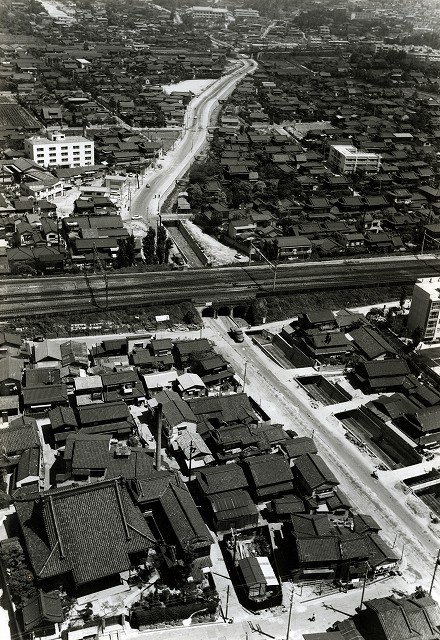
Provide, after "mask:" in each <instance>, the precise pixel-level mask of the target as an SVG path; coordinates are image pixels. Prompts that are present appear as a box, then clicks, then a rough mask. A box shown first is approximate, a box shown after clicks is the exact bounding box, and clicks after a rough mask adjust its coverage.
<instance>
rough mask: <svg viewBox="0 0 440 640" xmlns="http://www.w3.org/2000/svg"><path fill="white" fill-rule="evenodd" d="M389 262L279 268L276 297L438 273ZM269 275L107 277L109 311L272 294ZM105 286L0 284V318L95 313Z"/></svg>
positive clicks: (201, 272) (42, 281)
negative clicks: (166, 303)
mask: <svg viewBox="0 0 440 640" xmlns="http://www.w3.org/2000/svg"><path fill="white" fill-rule="evenodd" d="M394 262H395V263H394V266H393V267H391V265H390V259H389V258H388V259H384V260H383V261H374V262H373V261H369V262H364V263H359V264H358V263H356V264H346V263H344V262H343V261H340V262H338V263H336V262H332V263H326V264H325V265H324V264H323V263H309V264H297V265H280V266H279V267H278V269H277V281H276V293H283V294H287V293H304V292H309V291H323V290H326V289H345V288H353V287H356V288H362V287H371V286H380V285H400V284H406V285H408V284H412V283H414V282H415V280H416V279H417V278H418V277H422V276H424V277H425V276H429V275H437V274H438V267H437V261H428V260H426V261H423V262H422V261H420V260H417V259H414V260H408V259H406V260H400V261H399V260H395V261H394ZM273 277H274V274H273V271H272V270H271V269H270V268H269V267H267V266H261V265H252V266H245V267H229V268H222V269H212V270H211V269H194V270H191V271H186V272H157V271H156V272H146V273H136V274H119V273H111V274H109V277H108V308H111V309H116V308H121V307H125V306H145V305H148V304H153V303H164V302H169V303H177V302H182V301H188V300H189V301H193V302H195V303H196V304H203V303H204V302H205V301H206V300H215V301H217V302H221V301H225V302H227V301H229V302H232V303H233V302H235V301H237V302H240V301H243V300H244V299H251V298H253V297H255V296H267V295H271V294H272V293H273ZM106 298H107V293H106V287H105V282H104V278H103V277H102V276H101V275H92V276H88V277H87V280H86V279H85V278H84V276H75V277H73V278H68V277H54V278H47V277H46V278H35V279H32V280H22V279H20V280H13V279H5V280H3V286H1V287H0V318H2V319H7V318H12V317H15V316H21V315H23V316H25V315H26V316H30V315H43V314H47V313H65V312H69V311H72V310H75V311H78V310H83V311H93V310H97V309H105V308H106Z"/></svg>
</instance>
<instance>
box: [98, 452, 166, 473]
mask: <svg viewBox="0 0 440 640" xmlns="http://www.w3.org/2000/svg"><path fill="white" fill-rule="evenodd" d="M156 473H157V471H156V470H155V469H154V460H153V457H152V456H151V455H149V454H148V452H147V451H146V450H145V449H142V448H140V447H136V448H133V449H131V452H130V455H129V456H128V457H118V456H117V455H116V454H115V452H114V451H111V452H110V456H109V458H108V462H107V473H106V478H107V479H109V478H117V477H119V476H122V477H124V478H126V479H127V480H128V479H131V478H144V477H145V478H149V477H150V476H152V475H153V476H154V475H155V474H156Z"/></svg>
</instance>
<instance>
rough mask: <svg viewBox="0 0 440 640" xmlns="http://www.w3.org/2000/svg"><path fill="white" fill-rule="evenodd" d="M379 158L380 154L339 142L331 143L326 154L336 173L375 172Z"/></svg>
mask: <svg viewBox="0 0 440 640" xmlns="http://www.w3.org/2000/svg"><path fill="white" fill-rule="evenodd" d="M380 160H381V158H380V155H379V154H377V153H370V152H367V151H360V150H359V149H356V147H348V146H345V145H340V144H333V145H331V147H330V153H329V156H328V163H329V165H330V167H331V168H332V169H333V171H336V173H354V172H355V171H359V170H361V171H366V172H367V173H377V172H378V171H379V169H380Z"/></svg>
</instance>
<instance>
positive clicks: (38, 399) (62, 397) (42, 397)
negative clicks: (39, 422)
mask: <svg viewBox="0 0 440 640" xmlns="http://www.w3.org/2000/svg"><path fill="white" fill-rule="evenodd" d="M22 393H23V404H24V406H25V407H28V406H31V405H42V404H51V403H53V402H61V403H65V404H67V403H68V402H69V397H68V395H67V387H66V385H65V384H48V385H44V384H43V385H38V386H37V385H36V386H34V387H25V388H24V389H23V392H22Z"/></svg>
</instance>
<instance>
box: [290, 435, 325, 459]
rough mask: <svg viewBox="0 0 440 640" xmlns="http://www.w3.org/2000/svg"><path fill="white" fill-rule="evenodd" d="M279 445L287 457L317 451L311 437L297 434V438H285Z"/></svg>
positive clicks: (295, 456)
mask: <svg viewBox="0 0 440 640" xmlns="http://www.w3.org/2000/svg"><path fill="white" fill-rule="evenodd" d="M281 447H282V449H283V450H284V451H285V452H286V454H287V456H288V458H299V456H302V455H304V454H306V453H318V449H317V447H316V444H315V442H314V440H313V438H308V437H307V436H298V437H297V438H291V439H290V440H285V441H284V442H283V443H282V445H281Z"/></svg>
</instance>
